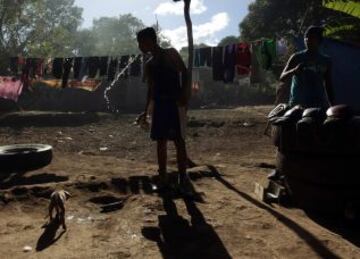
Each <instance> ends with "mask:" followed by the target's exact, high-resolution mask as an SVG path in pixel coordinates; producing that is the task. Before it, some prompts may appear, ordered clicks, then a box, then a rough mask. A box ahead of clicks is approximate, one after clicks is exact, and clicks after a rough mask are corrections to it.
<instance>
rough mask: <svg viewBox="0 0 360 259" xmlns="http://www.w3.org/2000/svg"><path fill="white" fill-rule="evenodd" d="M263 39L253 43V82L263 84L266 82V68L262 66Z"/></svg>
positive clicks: (251, 79)
mask: <svg viewBox="0 0 360 259" xmlns="http://www.w3.org/2000/svg"><path fill="white" fill-rule="evenodd" d="M261 45H262V42H261V41H257V42H253V43H252V44H251V74H250V83H251V84H261V83H263V82H264V79H265V76H264V70H263V68H262V66H261V63H260V60H261Z"/></svg>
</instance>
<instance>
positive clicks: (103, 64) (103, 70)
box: [100, 57, 109, 76]
mask: <svg viewBox="0 0 360 259" xmlns="http://www.w3.org/2000/svg"><path fill="white" fill-rule="evenodd" d="M108 61H109V57H100V76H105V75H107V70H108Z"/></svg>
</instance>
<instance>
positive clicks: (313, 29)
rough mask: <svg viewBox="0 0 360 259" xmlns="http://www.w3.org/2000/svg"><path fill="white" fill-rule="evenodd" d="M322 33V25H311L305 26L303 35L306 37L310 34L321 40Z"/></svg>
mask: <svg viewBox="0 0 360 259" xmlns="http://www.w3.org/2000/svg"><path fill="white" fill-rule="evenodd" d="M323 33H324V28H323V27H320V26H313V25H312V26H310V27H309V28H307V30H306V32H305V35H304V37H305V38H308V37H310V36H315V37H316V38H318V39H319V41H322V40H323V39H324V36H323Z"/></svg>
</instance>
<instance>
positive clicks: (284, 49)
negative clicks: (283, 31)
mask: <svg viewBox="0 0 360 259" xmlns="http://www.w3.org/2000/svg"><path fill="white" fill-rule="evenodd" d="M287 53H288V44H287V41H286V39H284V38H281V39H279V40H277V41H276V55H277V56H285V55H286V54H287Z"/></svg>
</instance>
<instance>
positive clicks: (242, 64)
mask: <svg viewBox="0 0 360 259" xmlns="http://www.w3.org/2000/svg"><path fill="white" fill-rule="evenodd" d="M250 66H251V52H250V45H249V44H247V43H239V44H238V45H237V48H236V67H237V72H238V74H239V75H248V74H249V73H250Z"/></svg>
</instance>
